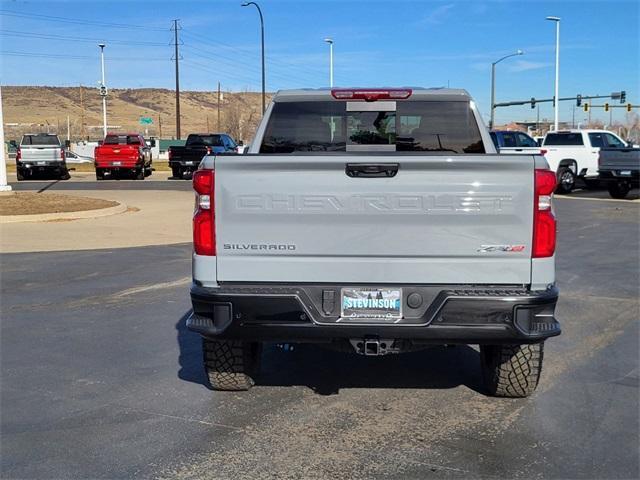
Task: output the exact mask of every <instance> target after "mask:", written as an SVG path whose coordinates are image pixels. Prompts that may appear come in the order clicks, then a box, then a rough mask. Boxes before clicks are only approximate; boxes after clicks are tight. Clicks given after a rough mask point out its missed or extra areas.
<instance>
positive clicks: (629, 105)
mask: <svg viewBox="0 0 640 480" xmlns="http://www.w3.org/2000/svg"><path fill="white" fill-rule="evenodd" d="M630 111H631V104H630V103H627V112H630Z"/></svg>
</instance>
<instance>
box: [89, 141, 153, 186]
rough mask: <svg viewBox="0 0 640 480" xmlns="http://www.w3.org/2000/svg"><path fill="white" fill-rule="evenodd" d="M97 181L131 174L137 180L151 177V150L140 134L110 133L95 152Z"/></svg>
mask: <svg viewBox="0 0 640 480" xmlns="http://www.w3.org/2000/svg"><path fill="white" fill-rule="evenodd" d="M94 158H95V165H96V179H97V180H104V179H105V178H108V177H111V176H112V175H113V174H115V173H120V172H129V173H132V174H133V175H135V178H136V179H137V180H144V177H145V176H147V175H151V149H150V148H149V147H148V146H147V144H146V142H145V140H144V138H143V137H142V135H140V134H139V133H109V134H107V136H106V137H105V139H104V142H102V145H100V146H98V147H96V149H95V152H94Z"/></svg>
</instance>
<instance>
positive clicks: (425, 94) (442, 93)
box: [273, 87, 471, 102]
mask: <svg viewBox="0 0 640 480" xmlns="http://www.w3.org/2000/svg"><path fill="white" fill-rule="evenodd" d="M334 91H341V92H346V91H353V92H385V91H408V92H410V93H409V95H408V97H406V98H404V99H400V98H389V100H407V101H411V100H420V101H429V100H432V101H470V100H471V96H470V95H469V92H467V91H466V90H464V89H459V88H424V87H345V88H326V87H324V88H301V89H293V90H279V91H278V92H276V94H275V96H274V97H273V101H274V102H301V101H322V100H335V101H345V100H350V99H348V98H344V99H336V98H334V96H333V94H332V92H334ZM354 100H358V99H357V98H354Z"/></svg>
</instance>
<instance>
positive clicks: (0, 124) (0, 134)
mask: <svg viewBox="0 0 640 480" xmlns="http://www.w3.org/2000/svg"><path fill="white" fill-rule="evenodd" d="M0 149H1V150H0V192H10V191H11V185H8V184H7V159H6V158H5V156H4V149H5V145H4V118H3V116H2V87H0Z"/></svg>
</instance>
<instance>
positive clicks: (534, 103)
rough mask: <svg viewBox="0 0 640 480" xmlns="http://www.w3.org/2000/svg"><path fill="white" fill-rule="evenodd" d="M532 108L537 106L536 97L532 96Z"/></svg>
mask: <svg viewBox="0 0 640 480" xmlns="http://www.w3.org/2000/svg"><path fill="white" fill-rule="evenodd" d="M531 108H536V99H535V98H533V97H531Z"/></svg>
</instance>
